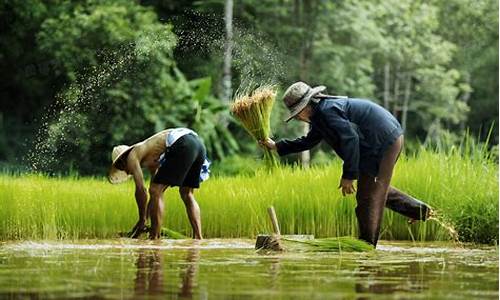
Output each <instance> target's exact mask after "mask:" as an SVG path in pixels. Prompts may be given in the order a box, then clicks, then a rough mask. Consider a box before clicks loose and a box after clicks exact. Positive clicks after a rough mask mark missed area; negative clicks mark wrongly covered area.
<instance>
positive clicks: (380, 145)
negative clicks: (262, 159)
mask: <svg viewBox="0 0 500 300" xmlns="http://www.w3.org/2000/svg"><path fill="white" fill-rule="evenodd" d="M311 103H312V102H311ZM312 105H313V113H312V116H311V130H310V131H309V133H308V134H307V135H305V136H303V137H300V138H298V139H295V140H281V141H279V142H277V143H276V147H277V150H278V153H279V155H286V154H289V153H295V152H301V151H304V150H308V149H311V148H312V147H314V146H316V145H317V144H318V143H319V142H320V141H321V140H325V142H327V143H328V144H329V145H330V146H331V147H332V148H333V149H334V150H335V152H336V153H337V155H338V156H340V158H342V160H343V161H344V166H343V174H342V177H343V178H346V179H357V178H358V176H359V173H360V172H363V173H367V174H369V175H372V176H377V174H378V170H379V165H380V161H381V160H382V156H383V154H384V152H385V150H387V148H388V147H389V146H390V145H391V144H392V143H393V142H394V141H395V140H396V139H397V138H398V137H399V136H400V135H402V134H403V130H402V128H401V125H400V124H399V123H398V121H397V120H396V118H394V116H393V115H391V113H389V112H388V111H387V110H385V109H384V108H383V107H381V106H380V105H378V104H376V103H374V102H371V101H369V100H363V99H351V98H349V99H338V98H335V99H334V98H327V99H323V100H320V102H319V103H317V104H314V103H313V104H312Z"/></svg>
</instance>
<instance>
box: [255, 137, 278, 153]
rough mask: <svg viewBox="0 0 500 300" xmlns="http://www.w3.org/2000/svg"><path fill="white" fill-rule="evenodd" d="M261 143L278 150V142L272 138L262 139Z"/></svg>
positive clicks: (263, 145)
mask: <svg viewBox="0 0 500 300" xmlns="http://www.w3.org/2000/svg"><path fill="white" fill-rule="evenodd" d="M259 145H260V146H261V147H265V148H267V149H269V150H276V143H275V142H274V141H273V140H272V139H270V138H267V139H266V140H260V141H259Z"/></svg>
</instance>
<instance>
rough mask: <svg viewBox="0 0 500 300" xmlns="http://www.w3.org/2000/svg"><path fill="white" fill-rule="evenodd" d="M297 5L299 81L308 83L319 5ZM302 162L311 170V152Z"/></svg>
mask: <svg viewBox="0 0 500 300" xmlns="http://www.w3.org/2000/svg"><path fill="white" fill-rule="evenodd" d="M300 3H302V7H299V6H300ZM295 5H296V7H295V13H296V16H295V17H296V20H297V21H298V22H299V24H300V25H299V26H300V27H301V28H302V29H303V33H302V35H303V38H302V41H303V42H302V44H301V47H300V53H299V62H300V65H299V68H300V72H299V79H300V80H302V81H305V82H307V81H308V79H309V64H310V62H311V59H312V56H313V42H314V32H315V25H316V24H315V17H316V14H317V3H316V1H314V0H303V1H299V0H296V1H295ZM308 132H309V124H308V123H304V124H303V126H302V133H303V134H304V135H306V134H307V133H308ZM300 160H301V164H302V167H303V168H309V166H310V162H311V152H310V151H309V150H307V151H303V152H302V153H301V155H300Z"/></svg>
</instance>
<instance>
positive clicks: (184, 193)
mask: <svg viewBox="0 0 500 300" xmlns="http://www.w3.org/2000/svg"><path fill="white" fill-rule="evenodd" d="M179 193H180V194H181V199H182V201H184V205H185V206H186V212H187V215H188V218H189V222H190V223H191V227H193V238H195V239H199V240H201V239H202V238H203V237H202V235H201V218H200V207H199V206H198V203H197V202H196V199H195V198H194V189H193V188H190V187H186V186H183V187H180V188H179Z"/></svg>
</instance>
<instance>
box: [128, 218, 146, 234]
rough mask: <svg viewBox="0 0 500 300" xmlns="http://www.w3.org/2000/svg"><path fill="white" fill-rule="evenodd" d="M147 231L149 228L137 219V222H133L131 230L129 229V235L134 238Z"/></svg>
mask: <svg viewBox="0 0 500 300" xmlns="http://www.w3.org/2000/svg"><path fill="white" fill-rule="evenodd" d="M148 231H149V228H148V227H147V226H146V224H145V222H144V221H141V220H139V221H138V222H137V224H135V226H134V228H132V231H130V233H129V236H130V237H131V238H133V239H136V238H139V236H140V235H141V234H143V233H144V232H148Z"/></svg>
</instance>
